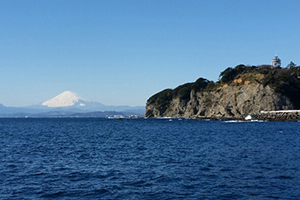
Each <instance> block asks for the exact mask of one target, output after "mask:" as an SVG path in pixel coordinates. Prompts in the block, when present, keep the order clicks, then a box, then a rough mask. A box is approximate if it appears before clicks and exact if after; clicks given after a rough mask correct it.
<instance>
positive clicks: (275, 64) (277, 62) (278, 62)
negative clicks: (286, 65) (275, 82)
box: [271, 56, 281, 67]
mask: <svg viewBox="0 0 300 200" xmlns="http://www.w3.org/2000/svg"><path fill="white" fill-rule="evenodd" d="M280 65H281V60H280V59H279V58H278V56H275V58H274V59H273V60H272V62H271V66H272V67H280Z"/></svg>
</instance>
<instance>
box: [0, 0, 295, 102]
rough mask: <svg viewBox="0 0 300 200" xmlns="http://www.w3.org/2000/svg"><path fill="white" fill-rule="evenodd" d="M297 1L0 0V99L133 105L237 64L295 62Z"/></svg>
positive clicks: (208, 77)
mask: <svg viewBox="0 0 300 200" xmlns="http://www.w3.org/2000/svg"><path fill="white" fill-rule="evenodd" d="M299 8H300V1H299V0H280V1H279V0H249V1H246V0H151V1H150V0H109V1H108V0H77V1H76V0H63V1H62V0H51V1H39V0H31V1H30V0H9V1H7V0H0V69H1V71H0V103H1V104H4V105H5V106H27V105H33V104H36V103H40V102H43V101H45V100H48V99H49V98H52V97H54V96H56V95H58V94H59V93H61V92H63V91H65V90H71V91H74V92H77V93H78V94H80V95H81V96H83V97H85V98H87V99H89V100H92V101H98V102H101V103H103V104H106V105H130V106H141V105H142V106H143V105H145V103H146V101H147V99H148V98H149V97H150V96H151V95H153V94H155V93H157V92H159V91H161V90H163V89H166V88H175V87H177V86H178V85H181V84H183V83H186V82H193V81H195V80H196V79H198V78H199V77H204V78H207V79H209V80H214V81H216V80H218V76H219V74H220V72H221V71H223V70H225V69H226V68H227V67H235V66H236V65H238V64H246V65H260V64H270V62H271V60H272V59H273V57H274V56H275V53H276V54H277V55H278V56H279V57H280V58H281V60H282V66H283V67H285V66H286V65H287V64H288V63H289V62H290V61H293V62H295V63H296V64H298V65H300V54H299V47H300V39H299V36H300V26H299V14H298V13H299Z"/></svg>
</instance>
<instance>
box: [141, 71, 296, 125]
mask: <svg viewBox="0 0 300 200" xmlns="http://www.w3.org/2000/svg"><path fill="white" fill-rule="evenodd" d="M299 108H300V67H294V68H289V69H288V68H272V67H270V66H258V67H257V66H252V67H248V66H244V65H239V66H237V67H235V68H227V69H226V70H225V71H223V72H221V74H220V81H218V82H216V83H214V82H213V81H209V80H206V79H203V78H199V79H198V80H197V81H196V82H194V83H186V84H184V85H181V86H178V87H177V88H175V89H173V90H172V89H166V90H163V91H161V92H159V93H157V94H155V95H153V96H152V97H150V98H149V99H148V101H147V105H146V111H145V117H188V118H219V119H220V118H244V117H245V116H247V115H249V114H250V115H255V114H259V113H260V111H262V110H264V111H272V110H291V109H299Z"/></svg>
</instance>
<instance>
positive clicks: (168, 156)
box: [0, 118, 300, 200]
mask: <svg viewBox="0 0 300 200" xmlns="http://www.w3.org/2000/svg"><path fill="white" fill-rule="evenodd" d="M0 161H1V162H0V199H122V200H123V199H300V123H299V122H233V121H232V122H231V121H195V120H186V119H181V120H178V119H172V120H169V119H124V120H122V121H117V120H115V119H101V118H86V119H29V118H27V119H0Z"/></svg>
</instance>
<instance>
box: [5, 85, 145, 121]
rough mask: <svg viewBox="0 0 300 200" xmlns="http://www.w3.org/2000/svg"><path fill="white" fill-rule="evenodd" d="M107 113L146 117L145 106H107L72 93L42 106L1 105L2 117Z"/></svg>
mask: <svg viewBox="0 0 300 200" xmlns="http://www.w3.org/2000/svg"><path fill="white" fill-rule="evenodd" d="M98 111H101V112H107V111H115V112H122V113H124V114H128V115H132V114H138V115H140V116H143V115H144V112H145V107H144V106H135V107H130V106H106V105H104V104H102V103H99V102H94V101H89V100H87V99H85V98H83V97H81V96H80V95H79V94H77V93H75V92H71V91H65V92H63V93H61V94H59V95H57V96H55V97H53V98H52V99H49V100H47V101H44V102H42V103H40V104H36V105H32V106H27V107H6V106H4V105H2V104H0V116H1V115H3V114H16V113H19V114H20V113H21V114H22V113H23V114H24V113H25V114H28V113H47V112H59V113H69V114H70V113H88V112H98Z"/></svg>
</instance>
